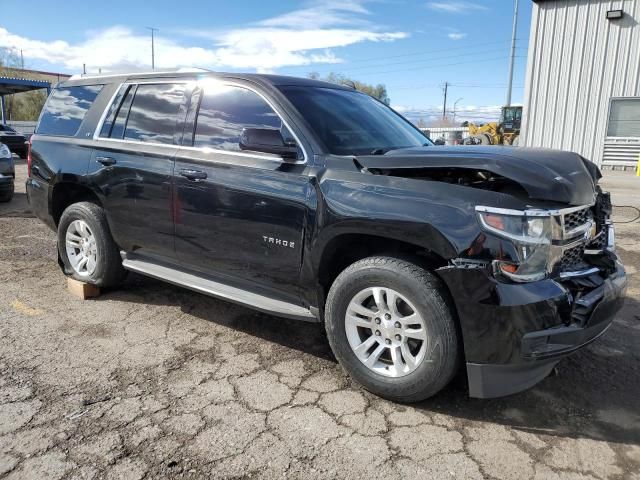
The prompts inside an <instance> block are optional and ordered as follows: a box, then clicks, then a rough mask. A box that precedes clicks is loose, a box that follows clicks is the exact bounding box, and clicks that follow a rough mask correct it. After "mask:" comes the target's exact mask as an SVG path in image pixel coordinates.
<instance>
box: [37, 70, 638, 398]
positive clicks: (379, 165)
mask: <svg viewBox="0 0 640 480" xmlns="http://www.w3.org/2000/svg"><path fill="white" fill-rule="evenodd" d="M27 165H28V180H27V184H26V190H27V195H28V199H29V203H30V205H31V208H32V210H33V212H34V213H35V214H36V215H37V216H38V217H39V218H40V219H42V220H43V221H44V222H45V223H46V224H47V225H49V226H50V227H51V228H52V229H54V230H56V231H57V232H58V254H59V260H60V261H59V264H60V265H61V266H62V267H63V270H64V272H65V273H66V274H67V275H70V276H73V277H74V278H76V279H79V280H82V281H85V282H89V283H92V284H95V285H98V286H105V287H106V286H111V287H113V286H115V285H117V284H118V283H119V282H120V281H121V280H122V279H123V277H124V275H125V273H126V271H127V270H130V271H134V272H138V273H142V274H145V275H149V276H151V277H154V278H158V279H162V280H165V281H167V282H170V283H173V284H176V285H181V286H184V287H187V288H191V289H193V290H196V291H199V292H202V293H206V294H209V295H212V296H216V297H219V298H222V299H225V300H228V301H233V302H237V303H240V304H243V305H247V306H250V307H252V308H255V309H258V310H261V311H264V312H268V313H271V314H273V315H276V316H283V317H289V318H294V319H299V320H306V321H317V322H322V323H323V324H324V325H325V328H326V331H327V335H328V338H329V343H330V344H331V347H332V349H333V352H334V353H335V355H336V357H337V359H338V360H339V361H340V363H341V365H342V366H343V367H344V368H345V369H346V370H347V371H348V372H349V374H350V375H351V376H352V377H353V378H354V379H356V380H357V381H358V382H359V383H360V384H362V385H364V386H365V387H366V388H367V389H369V390H370V391H372V392H374V393H376V394H378V395H381V396H383V397H386V398H389V399H393V400H398V401H404V402H412V401H418V400H422V399H424V398H427V397H429V396H431V395H434V394H435V393H437V392H438V391H439V390H441V389H442V388H443V387H444V386H445V385H446V384H447V383H448V382H449V381H450V380H451V379H452V377H453V376H454V375H455V373H456V372H457V370H458V367H459V366H460V365H461V364H462V363H463V362H464V364H466V372H467V376H468V380H469V391H470V394H471V395H472V396H474V397H495V396H501V395H507V394H510V393H514V392H518V391H521V390H524V389H526V388H529V387H531V386H532V385H534V384H535V383H536V382H538V381H540V380H541V379H543V378H544V377H545V376H547V375H548V374H549V372H551V371H552V370H553V368H554V366H555V365H556V364H557V363H558V361H560V359H562V358H564V357H566V356H567V355H569V354H570V353H572V352H574V351H575V350H577V349H579V348H581V347H583V346H584V345H586V344H588V343H589V342H591V341H593V340H595V339H596V338H597V337H599V336H600V335H601V334H603V333H604V332H605V331H606V330H607V329H608V328H609V326H610V325H611V323H612V321H613V318H614V316H615V314H616V312H617V311H618V310H619V308H620V307H621V305H622V302H623V299H624V291H625V288H626V275H625V271H624V268H623V266H622V264H621V263H620V261H619V259H618V256H617V255H616V252H615V247H614V233H613V225H612V224H611V222H610V220H609V216H610V213H611V202H610V198H609V195H608V194H607V193H606V192H603V191H602V189H601V188H600V186H599V185H598V180H599V178H600V172H599V170H598V168H597V167H596V166H595V165H594V164H592V163H590V162H589V161H587V160H586V159H584V158H582V157H581V156H579V155H577V154H575V153H570V152H561V151H554V150H535V149H518V148H513V147H457V148H451V147H438V146H434V145H433V143H432V142H431V141H430V140H429V139H428V138H427V137H426V136H425V135H424V134H423V133H422V132H420V131H419V130H418V129H417V128H416V127H414V126H413V125H412V124H411V123H409V122H408V121H407V120H406V119H404V118H403V117H402V116H400V115H399V114H397V113H396V112H394V111H393V110H392V109H390V108H389V107H387V106H386V105H385V104H383V103H381V102H379V101H377V100H376V99H374V98H372V97H370V96H368V95H366V94H364V93H361V92H358V91H356V90H353V89H350V88H346V87H342V86H338V85H334V84H329V83H325V82H319V81H315V80H311V79H302V78H292V77H283V76H274V75H259V74H239V73H234V74H212V73H211V74H209V73H207V74H195V73H176V72H164V73H161V72H155V73H151V74H137V75H122V76H104V77H103V76H95V77H91V76H89V77H80V78H75V79H70V80H68V81H65V82H62V83H61V84H59V85H58V87H57V88H56V89H54V90H53V91H52V93H51V95H50V97H49V99H48V101H47V103H46V105H45V107H44V110H43V113H42V115H41V118H40V122H39V124H38V126H37V129H36V133H35V134H34V136H33V137H32V139H31V150H30V153H29V158H28V160H27ZM593 388H598V386H597V385H594V386H593Z"/></svg>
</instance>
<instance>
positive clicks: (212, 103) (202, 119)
mask: <svg viewBox="0 0 640 480" xmlns="http://www.w3.org/2000/svg"><path fill="white" fill-rule="evenodd" d="M244 128H273V129H275V130H281V131H282V129H283V123H282V120H280V117H278V114H277V113H276V112H274V111H273V109H272V108H271V106H269V104H268V103H267V102H266V101H265V100H264V99H263V98H262V97H260V96H259V95H258V94H256V93H254V92H252V91H251V90H247V89H245V88H241V87H235V86H230V85H220V86H218V85H216V86H215V87H211V88H206V87H205V90H204V92H203V93H202V94H201V100H200V107H199V109H198V114H197V116H196V124H195V129H194V134H193V146H194V147H210V148H216V149H220V150H230V151H240V146H239V140H240V135H241V134H242V130H243V129H244ZM282 133H283V137H285V138H287V134H285V132H284V131H282ZM289 136H290V135H289Z"/></svg>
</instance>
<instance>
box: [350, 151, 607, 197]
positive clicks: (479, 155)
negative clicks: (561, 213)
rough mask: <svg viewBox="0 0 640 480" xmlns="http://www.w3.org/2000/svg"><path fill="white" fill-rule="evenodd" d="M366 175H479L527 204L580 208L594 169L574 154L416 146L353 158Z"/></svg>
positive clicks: (590, 192)
mask: <svg viewBox="0 0 640 480" xmlns="http://www.w3.org/2000/svg"><path fill="white" fill-rule="evenodd" d="M357 160H358V163H360V164H361V165H362V166H363V167H365V168H367V169H368V170H376V169H380V170H402V169H420V168H425V169H428V168H439V169H442V168H461V169H468V170H483V171H488V172H491V173H493V174H496V175H500V176H502V177H505V178H508V179H510V180H512V181H514V182H516V183H518V184H519V185H521V186H522V188H524V189H525V190H526V192H527V194H528V195H529V196H530V197H531V198H532V199H537V200H547V201H553V202H560V203H565V204H569V205H585V204H591V203H593V201H594V198H595V193H596V183H597V181H598V178H600V172H599V170H598V168H597V167H596V166H595V165H594V164H592V163H591V162H589V161H587V160H585V159H584V158H582V157H581V156H580V155H578V154H577V153H573V152H564V151H560V150H547V149H541V148H520V147H500V146H495V147H480V146H467V147H454V146H451V147H419V148H406V149H399V150H391V151H390V152H388V153H386V154H385V155H364V156H358V157H357Z"/></svg>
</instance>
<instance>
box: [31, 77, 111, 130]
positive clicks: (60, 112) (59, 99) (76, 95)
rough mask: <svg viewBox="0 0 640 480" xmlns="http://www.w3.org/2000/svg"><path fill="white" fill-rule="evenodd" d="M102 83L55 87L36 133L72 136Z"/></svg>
mask: <svg viewBox="0 0 640 480" xmlns="http://www.w3.org/2000/svg"><path fill="white" fill-rule="evenodd" d="M102 87H103V85H85V86H78V87H62V88H56V89H55V90H53V92H51V95H50V96H49V98H48V100H47V103H46V105H45V106H44V110H43V112H42V117H41V118H40V123H38V129H37V130H36V133H38V134H42V135H60V136H68V137H73V136H74V135H75V134H76V133H77V132H78V129H79V128H80V124H81V123H82V120H84V117H85V115H86V114H87V111H88V110H89V108H91V105H93V102H94V100H95V99H96V97H97V96H98V94H99V93H100V90H102Z"/></svg>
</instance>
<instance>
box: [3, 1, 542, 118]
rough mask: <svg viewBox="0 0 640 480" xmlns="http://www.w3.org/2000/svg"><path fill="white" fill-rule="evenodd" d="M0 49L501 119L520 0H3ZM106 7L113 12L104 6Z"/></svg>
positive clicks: (52, 65) (69, 63) (522, 52)
mask: <svg viewBox="0 0 640 480" xmlns="http://www.w3.org/2000/svg"><path fill="white" fill-rule="evenodd" d="M0 4H1V12H2V15H1V16H0V47H4V48H11V49H14V51H15V52H18V51H19V50H20V49H22V50H23V52H24V57H25V66H26V67H28V68H35V69H41V70H50V71H60V72H68V73H77V72H79V71H81V70H82V64H83V63H86V65H87V71H89V72H97V71H98V69H99V68H100V69H102V72H103V73H104V72H107V71H123V70H140V69H148V68H149V66H150V63H151V45H150V43H151V42H150V38H149V35H150V32H149V30H147V29H145V27H146V26H154V27H156V28H159V32H157V34H156V35H157V38H156V67H157V68H173V67H176V66H201V67H205V68H210V69H213V70H222V71H262V72H271V73H279V74H287V75H297V76H306V75H307V74H308V73H309V72H318V73H320V74H326V73H329V72H336V73H342V74H344V75H347V76H350V77H352V78H354V79H358V80H361V81H365V82H368V83H374V84H377V83H384V84H385V85H386V86H387V90H388V93H389V96H390V97H391V104H392V106H394V107H395V108H397V109H398V110H400V111H402V112H404V113H405V114H407V115H408V116H409V117H411V118H413V119H417V118H418V117H424V118H425V119H426V120H429V117H430V116H434V117H435V116H437V115H438V112H439V111H441V110H442V102H443V99H442V85H443V84H444V82H445V81H446V82H449V83H450V84H451V86H450V87H449V102H448V109H449V110H450V109H452V108H453V103H454V102H455V101H456V100H458V99H461V100H459V102H458V103H457V112H459V115H461V116H459V117H458V120H460V118H465V119H470V120H476V119H477V120H480V119H482V118H490V117H492V116H494V115H496V113H495V112H497V110H498V108H499V106H500V105H501V104H502V103H503V102H504V99H505V93H506V92H505V87H506V82H507V70H508V53H509V44H510V38H511V22H512V15H513V1H512V0H494V1H488V0H468V1H462V0H461V1H444V0H434V1H429V0H422V1H410V0H319V1H315V2H311V1H291V0H280V1H264V0H263V1H249V0H236V1H235V2H228V1H227V2H222V1H206V0H190V1H189V2H182V3H181V2H175V0H172V1H166V0H154V1H135V0H129V1H122V0H111V1H110V2H108V3H107V4H105V3H102V5H103V6H102V7H101V6H100V3H99V2H87V1H86V0H82V1H80V0H65V2H63V5H64V7H63V8H59V7H56V8H53V5H54V4H55V3H52V2H51V1H49V0H47V1H43V0H31V1H30V2H29V11H30V12H32V13H31V14H29V15H28V22H25V18H27V17H25V7H24V5H23V4H21V3H20V2H10V1H9V0H0ZM104 5H108V7H106V8H105V7H104ZM530 13H531V2H529V1H528V0H520V14H519V25H518V43H517V46H518V50H517V56H518V58H516V69H515V78H514V86H515V89H514V92H513V101H514V103H520V102H522V95H523V91H524V71H525V65H526V53H527V50H526V47H527V43H528V35H529V23H530Z"/></svg>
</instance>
